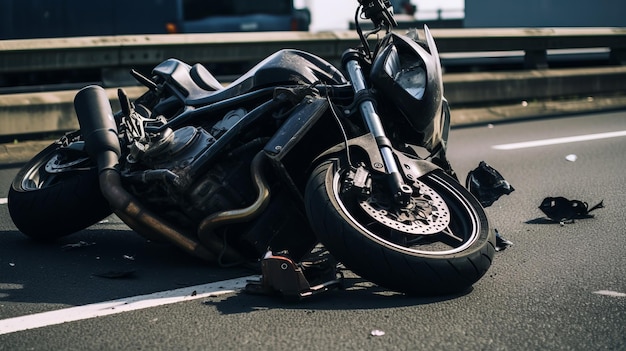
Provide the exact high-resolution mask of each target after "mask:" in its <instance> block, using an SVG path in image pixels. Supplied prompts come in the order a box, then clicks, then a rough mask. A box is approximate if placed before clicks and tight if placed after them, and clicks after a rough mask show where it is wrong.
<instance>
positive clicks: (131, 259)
mask: <svg viewBox="0 0 626 351" xmlns="http://www.w3.org/2000/svg"><path fill="white" fill-rule="evenodd" d="M122 257H124V259H127V260H130V261H134V260H135V256H130V255H124V256H122Z"/></svg>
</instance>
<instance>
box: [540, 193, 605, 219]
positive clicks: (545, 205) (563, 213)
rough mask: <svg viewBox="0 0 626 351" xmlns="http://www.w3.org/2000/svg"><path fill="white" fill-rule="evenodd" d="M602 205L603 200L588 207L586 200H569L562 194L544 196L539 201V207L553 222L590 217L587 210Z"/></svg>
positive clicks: (589, 210)
mask: <svg viewBox="0 0 626 351" xmlns="http://www.w3.org/2000/svg"><path fill="white" fill-rule="evenodd" d="M603 207H604V200H602V201H600V202H599V203H598V204H596V205H595V206H593V207H591V208H589V205H588V204H587V203H586V202H583V201H580V200H569V199H567V198H565V197H563V196H556V197H551V196H549V197H546V198H544V199H543V201H541V205H539V209H540V210H541V211H542V212H543V213H544V214H545V215H546V216H548V218H550V219H551V220H553V221H555V222H559V223H565V222H568V221H573V220H574V219H582V218H590V217H593V215H590V214H589V212H591V211H593V210H596V209H598V208H603Z"/></svg>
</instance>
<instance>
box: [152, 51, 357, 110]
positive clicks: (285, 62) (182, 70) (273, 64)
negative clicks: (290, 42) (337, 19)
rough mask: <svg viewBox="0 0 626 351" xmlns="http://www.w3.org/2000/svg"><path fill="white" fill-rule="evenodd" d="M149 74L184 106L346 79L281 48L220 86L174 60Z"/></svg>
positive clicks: (198, 66) (202, 69) (332, 69)
mask: <svg viewBox="0 0 626 351" xmlns="http://www.w3.org/2000/svg"><path fill="white" fill-rule="evenodd" d="M152 73H153V74H154V75H157V76H160V77H161V78H162V79H164V80H165V81H166V82H168V83H169V85H170V86H171V87H172V88H173V89H171V92H172V93H173V94H175V95H176V96H177V97H178V98H179V99H180V100H181V101H184V103H185V105H187V106H204V105H207V104H211V103H214V102H218V101H221V100H225V99H228V98H232V97H235V96H238V95H241V94H245V93H248V92H251V91H254V90H258V89H262V88H267V87H275V86H281V85H301V84H306V85H312V84H314V83H316V82H319V81H322V82H325V83H328V84H346V83H347V80H346V79H345V78H344V76H343V75H342V74H341V72H339V71H338V70H337V69H336V68H335V67H333V66H332V65H331V64H330V63H328V62H326V61H325V60H323V59H321V58H319V57H317V56H315V55H312V54H309V53H306V52H303V51H299V50H293V49H283V50H280V51H278V52H276V53H274V54H273V55H270V56H269V57H267V58H266V59H265V60H263V61H261V62H260V63H259V64H257V65H256V66H255V67H253V68H252V69H251V70H250V71H248V72H247V73H245V74H244V75H242V76H241V77H239V78H238V79H237V80H235V81H234V82H232V83H231V84H229V85H228V86H226V87H224V86H223V85H222V84H220V82H219V81H218V80H217V79H216V78H215V77H214V76H213V75H212V74H211V73H210V72H209V71H208V70H207V69H206V67H204V66H202V65H201V64H199V63H196V64H195V65H193V66H190V65H189V64H187V63H185V62H182V61H180V60H177V59H173V58H170V59H167V60H165V61H163V62H162V63H161V64H159V65H158V66H156V67H155V68H154V69H153V70H152Z"/></svg>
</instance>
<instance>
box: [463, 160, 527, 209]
mask: <svg viewBox="0 0 626 351" xmlns="http://www.w3.org/2000/svg"><path fill="white" fill-rule="evenodd" d="M465 187H466V188H467V189H468V190H469V191H470V192H471V193H472V194H473V195H474V196H475V197H476V198H477V199H478V201H480V204H481V205H482V206H483V207H489V206H491V205H492V204H493V203H494V202H495V201H496V200H498V199H499V198H500V196H502V195H509V194H510V193H512V192H513V191H515V189H514V188H513V186H511V184H509V182H507V181H506V180H505V179H504V177H502V175H501V174H500V172H498V171H497V170H495V169H494V168H493V167H491V166H490V165H488V164H487V163H486V162H485V161H480V163H479V165H478V167H476V168H475V169H474V170H472V171H470V172H469V173H468V174H467V178H466V180H465Z"/></svg>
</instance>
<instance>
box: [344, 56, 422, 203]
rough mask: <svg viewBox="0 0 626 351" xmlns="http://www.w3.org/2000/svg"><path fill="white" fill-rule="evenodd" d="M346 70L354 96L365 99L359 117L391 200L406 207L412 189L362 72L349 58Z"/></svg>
mask: <svg viewBox="0 0 626 351" xmlns="http://www.w3.org/2000/svg"><path fill="white" fill-rule="evenodd" d="M346 70H347V71H348V74H349V76H350V81H351V82H352V87H353V89H354V93H355V96H357V97H360V96H365V98H362V99H359V100H360V102H359V110H360V111H361V116H362V117H363V120H364V121H365V124H366V125H367V128H368V130H369V131H370V133H372V135H373V136H374V139H375V140H376V145H377V147H378V150H379V152H380V155H381V157H382V160H383V163H384V166H385V172H386V174H387V175H388V179H389V186H390V189H391V191H392V193H393V198H394V200H395V201H396V203H398V204H401V205H407V204H408V203H409V201H410V198H411V195H412V193H413V189H412V188H411V187H410V186H409V185H407V184H406V183H405V182H404V179H403V177H402V174H401V173H400V170H399V168H398V164H397V163H396V158H395V157H394V155H393V148H392V145H391V141H390V140H389V139H388V138H387V136H386V135H385V130H384V128H383V125H382V122H381V120H380V116H379V115H378V113H377V112H376V108H375V106H374V104H373V103H372V100H371V99H370V98H368V97H367V95H366V94H367V85H366V83H365V77H364V75H363V70H362V68H361V65H360V64H359V61H358V59H357V58H349V59H348V60H347V61H346Z"/></svg>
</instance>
